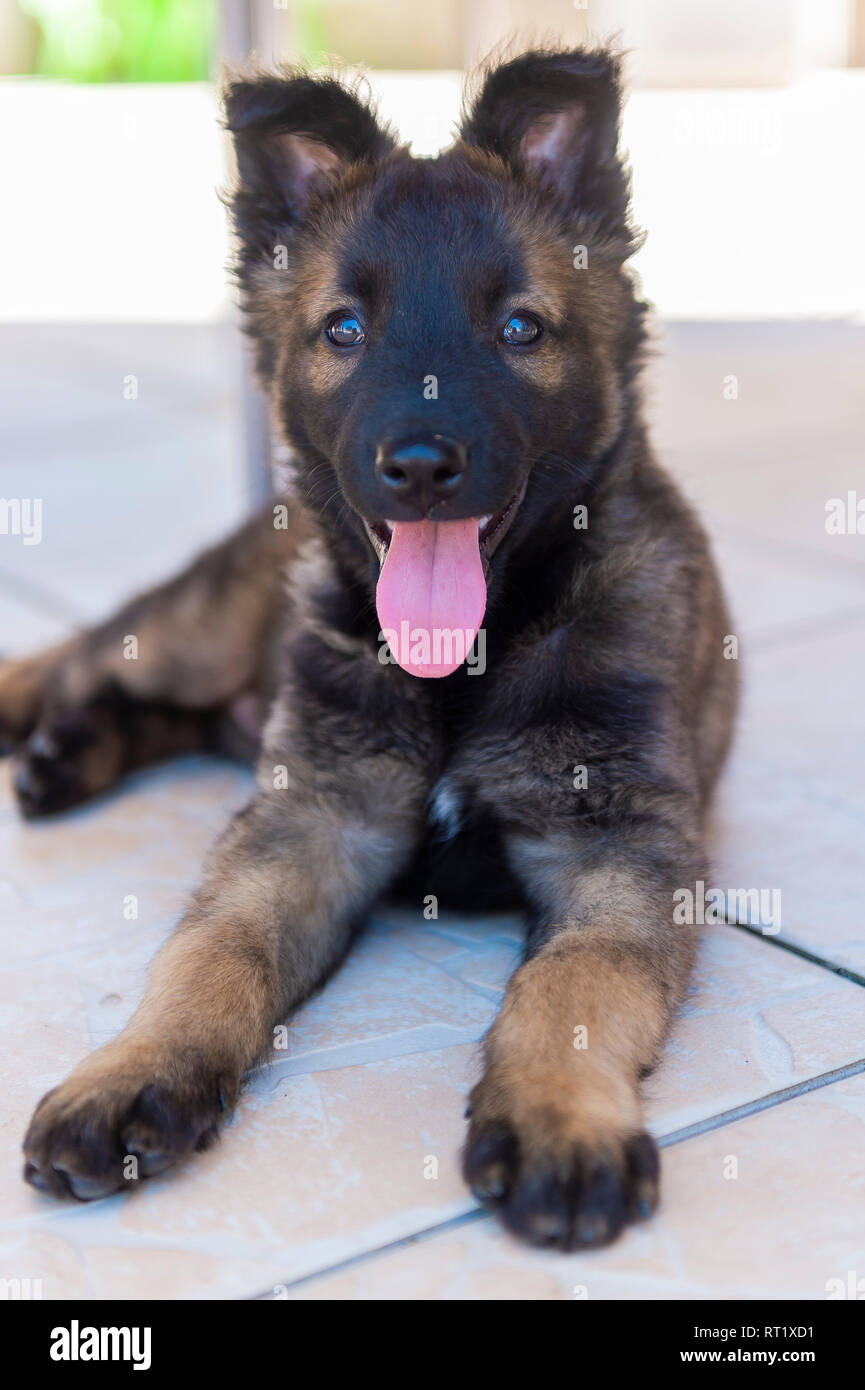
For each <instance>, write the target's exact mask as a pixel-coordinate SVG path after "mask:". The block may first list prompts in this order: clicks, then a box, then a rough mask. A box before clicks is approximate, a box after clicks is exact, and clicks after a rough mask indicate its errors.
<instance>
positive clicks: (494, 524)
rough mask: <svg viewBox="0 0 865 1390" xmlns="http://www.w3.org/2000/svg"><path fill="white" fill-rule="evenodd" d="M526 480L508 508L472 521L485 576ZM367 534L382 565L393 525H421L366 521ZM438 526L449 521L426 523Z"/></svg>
mask: <svg viewBox="0 0 865 1390" xmlns="http://www.w3.org/2000/svg"><path fill="white" fill-rule="evenodd" d="M526 481H527V480H526V479H524V480H523V482H522V483H521V484H520V486H519V488H518V489H517V491H516V492H515V493H514V495H513V497H512V498H511V500H510V502H508V504H507V506H505V507H502V509H501V511H498V512H493V513H492V515H490V516H479V517H475V518H473V520H474V521H476V522H477V528H478V548H479V550H480V553H481V559H482V561H483V562H484V573H485V574H486V576H487V578H489V561H490V560H491V559H492V556H493V552H494V551H495V550H496V548H497V547H498V546H499V545H500V544H501V542H502V541H503V540H504V538H505V536H506V535H507V533H508V531H509V530H510V528H511V523H512V522H513V519H514V517H515V516H516V514H517V509H518V508H519V505H520V503H521V502H522V500H523V498H524V497H525V495H526ZM363 524H364V527H365V528H366V534H367V536H368V537H369V541H370V545H371V546H372V548H373V550H374V551H375V553H376V555H377V556H378V562H379V564H380V565H383V564H384V562H385V558H386V556H387V552H388V550H389V548H390V542H391V537H392V536H393V530H394V526H396V525H400V526H419V525H423V524H424V523H422V522H417V521H408V522H405V521H404V522H393V521H367V520H366V519H365V518H363ZM426 524H433V525H437V526H441V525H447V524H448V523H446V522H434V523H426Z"/></svg>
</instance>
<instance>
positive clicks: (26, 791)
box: [14, 705, 123, 820]
mask: <svg viewBox="0 0 865 1390" xmlns="http://www.w3.org/2000/svg"><path fill="white" fill-rule="evenodd" d="M122 758H123V743H122V738H121V736H120V733H119V731H118V730H117V729H116V728H114V727H113V725H112V722H111V719H110V717H109V716H107V715H106V713H105V712H104V711H103V710H101V708H100V707H99V706H98V705H92V706H88V707H86V708H83V709H80V710H78V709H74V710H65V711H63V712H61V713H55V714H53V715H52V716H50V717H46V718H43V719H42V721H41V722H40V724H39V725H38V726H37V728H36V729H35V730H34V731H33V733H32V734H31V735H30V737H29V738H28V739H27V741H26V743H24V744H23V745H22V746H21V747H20V748H19V749H18V751H17V754H16V758H15V772H14V785H15V794H16V796H17V798H18V805H19V808H20V810H21V814H22V815H23V816H24V817H25V818H26V819H27V820H36V819H38V818H39V817H41V816H50V815H55V814H56V813H58V812H60V811H66V810H68V809H69V808H70V807H72V806H77V805H79V804H80V803H81V802H82V801H86V800H88V798H90V797H91V796H94V795H95V794H96V793H97V792H99V791H102V790H104V789H105V788H106V787H108V786H110V785H111V784H112V783H113V782H114V781H116V779H117V776H118V775H119V769H120V766H121V762H122Z"/></svg>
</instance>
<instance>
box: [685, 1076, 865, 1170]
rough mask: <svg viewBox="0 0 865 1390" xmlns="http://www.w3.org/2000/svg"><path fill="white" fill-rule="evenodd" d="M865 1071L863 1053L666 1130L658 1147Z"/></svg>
mask: <svg viewBox="0 0 865 1390" xmlns="http://www.w3.org/2000/svg"><path fill="white" fill-rule="evenodd" d="M862 1072H865V1057H860V1058H859V1060H858V1061H856V1062H848V1063H847V1065H846V1066H843V1067H836V1068H835V1070H834V1071H824V1072H821V1073H820V1074H819V1075H818V1076H809V1077H806V1079H805V1080H804V1081H797V1082H795V1083H794V1084H793V1085H792V1086H785V1088H784V1089H783V1090H782V1091H770V1092H769V1094H768V1095H766V1096H760V1097H759V1098H758V1099H757V1100H749V1101H745V1103H744V1104H743V1105H737V1106H735V1107H734V1108H733V1109H732V1110H722V1111H721V1113H720V1115H710V1116H709V1118H708V1119H705V1120H697V1121H695V1123H694V1124H692V1125H685V1127H684V1128H683V1129H674V1130H673V1131H672V1133H671V1134H665V1135H663V1136H662V1138H660V1139H659V1140H658V1147H659V1148H661V1149H669V1148H672V1147H673V1145H674V1144H682V1143H684V1141H685V1140H686V1139H695V1138H697V1137H698V1136H699V1135H701V1134H711V1133H712V1131H713V1130H716V1129H723V1127H724V1126H725V1125H731V1124H734V1123H735V1122H736V1121H737V1120H744V1119H747V1118H748V1117H749V1116H750V1115H759V1114H760V1113H761V1112H762V1111H763V1110H772V1109H774V1107H775V1106H776V1105H783V1104H784V1102H785V1101H788V1100H795V1099H796V1097H797V1096H804V1095H807V1094H808V1092H809V1091H819V1090H822V1088H823V1087H824V1086H831V1085H832V1084H833V1083H834V1082H836V1081H846V1080H847V1079H848V1078H849V1077H851V1076H859V1075H860V1073H862Z"/></svg>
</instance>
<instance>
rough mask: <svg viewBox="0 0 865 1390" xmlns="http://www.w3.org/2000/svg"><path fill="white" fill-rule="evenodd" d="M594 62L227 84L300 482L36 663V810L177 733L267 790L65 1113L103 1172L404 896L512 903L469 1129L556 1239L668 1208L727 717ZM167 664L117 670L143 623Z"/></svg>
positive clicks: (262, 311) (30, 782)
mask: <svg viewBox="0 0 865 1390" xmlns="http://www.w3.org/2000/svg"><path fill="white" fill-rule="evenodd" d="M619 108H620V80H619V71H618V66H617V62H616V59H615V58H614V57H613V56H611V55H610V54H609V53H607V52H605V51H596V52H590V51H583V50H576V51H570V52H530V53H526V54H524V55H522V56H520V57H518V58H516V59H514V60H512V61H508V62H506V63H504V64H502V65H500V66H497V67H494V68H492V69H490V70H488V71H487V72H486V74H485V75H484V76H483V79H482V81H481V82H480V84H479V85H478V87H477V91H476V95H475V97H474V99H473V100H472V101H471V102H470V104H469V106H468V109H467V113H466V115H465V119H464V121H463V124H462V128H461V130H460V134H459V138H458V139H457V141H456V143H455V144H454V145H453V147H452V148H451V149H449V150H448V151H447V152H445V153H444V154H442V155H440V156H438V157H437V158H435V159H414V158H412V157H411V155H410V154H409V153H408V152H407V151H406V150H405V149H404V148H401V147H400V145H399V144H398V143H397V141H396V139H395V138H394V136H393V135H392V134H391V132H390V131H388V130H387V129H385V128H384V127H383V126H382V125H381V124H380V123H379V122H378V121H377V119H376V117H375V114H374V113H373V111H372V110H371V109H370V107H369V106H368V105H367V104H365V102H364V101H363V100H361V98H360V97H359V96H358V94H357V93H356V92H355V91H354V90H352V89H350V88H349V87H347V86H345V85H343V84H341V83H340V82H339V81H337V80H336V79H334V78H333V77H313V76H309V75H305V74H293V73H291V72H283V73H277V74H274V75H254V76H250V77H248V78H244V79H239V80H235V81H232V82H231V83H230V85H229V86H228V89H227V92H226V99H225V109H226V115H227V125H228V129H229V130H230V131H231V133H232V135H233V139H234V144H235V149H236V155H237V170H238V181H237V187H236V190H235V193H234V196H233V202H232V209H233V216H234V223H235V227H236V230H237V233H238V238H239V247H240V250H239V258H238V266H237V274H238V278H239V283H240V288H241V294H242V301H243V307H244V310H245V314H246V320H247V325H248V330H249V332H250V334H251V335H252V337H253V339H254V342H255V347H256V353H257V366H258V372H259V375H260V378H261V381H262V383H263V385H264V387H265V389H266V391H267V393H268V395H269V398H270V401H271V403H272V408H273V414H274V418H275V421H276V422H277V424H278V427H279V428H280V430H281V432H282V434H283V436H284V439H285V440H286V441H287V443H288V444H289V445H290V446H291V450H292V453H293V456H294V458H295V460H296V478H297V487H296V491H295V494H294V495H293V496H292V497H290V498H286V499H284V500H280V501H278V502H276V503H275V504H274V505H273V506H272V507H269V508H268V509H267V510H266V512H265V514H264V515H262V516H261V517H259V518H258V519H256V520H254V521H252V522H250V523H249V524H248V525H247V526H246V527H245V528H244V529H243V530H242V531H241V532H240V533H239V534H238V535H237V536H235V537H233V538H232V539H231V540H229V541H228V542H226V543H225V544H223V545H220V546H218V547H217V548H216V549H214V550H212V551H210V552H209V553H207V554H206V555H204V556H203V557H201V558H200V559H199V560H198V561H197V562H196V563H195V564H194V565H193V566H192V567H191V568H190V569H189V570H187V571H186V572H185V573H184V574H182V575H180V576H179V577H178V578H175V579H174V580H173V581H172V582H170V583H168V584H166V585H165V586H164V587H162V588H159V589H157V590H155V591H154V592H152V593H148V594H146V595H144V596H143V597H141V598H139V599H137V600H135V601H134V602H132V603H131V604H129V605H128V606H127V607H126V608H124V609H123V610H122V612H120V613H119V614H117V615H116V616H115V617H113V618H111V619H110V620H109V621H108V622H106V623H104V624H103V625H102V626H100V627H98V628H96V629H94V630H93V631H90V632H87V633H84V634H83V635H80V636H76V637H73V638H71V639H70V640H69V641H68V642H66V643H64V644H63V645H62V646H60V647H58V648H55V649H54V650H53V651H50V652H47V653H45V654H43V655H40V656H37V657H35V658H32V659H29V660H23V661H18V662H14V663H11V664H8V665H7V666H6V667H5V668H4V669H3V673H2V677H0V719H2V724H3V727H4V729H5V732H6V734H7V736H8V739H9V741H10V742H11V743H12V744H13V745H14V746H15V749H16V759H17V772H16V785H17V789H18V796H19V799H20V803H21V807H22V810H23V812H24V814H25V815H28V816H39V815H44V814H48V813H52V812H55V811H58V810H61V809H63V808H65V807H68V806H71V805H74V804H75V803H76V802H79V801H81V800H83V799H85V798H87V797H90V796H92V795H94V794H95V793H98V792H100V791H102V790H103V789H104V788H106V787H108V786H110V785H111V784H112V783H113V782H115V781H116V780H117V778H118V777H120V776H121V775H122V774H123V773H125V772H126V771H128V770H129V769H131V768H134V767H138V766H141V765H143V764H145V763H148V762H151V761H153V760H155V759H157V758H162V757H165V756H167V755H169V754H172V753H174V752H177V751H180V750H182V749H189V748H214V749H228V750H231V751H235V752H236V751H240V750H242V749H243V748H244V747H248V746H249V745H250V744H251V742H252V740H251V738H250V734H249V729H250V720H251V717H252V719H253V721H254V723H255V724H256V727H257V725H258V724H261V725H262V726H263V732H262V733H261V734H260V735H256V736H255V737H256V742H257V753H256V757H257V788H258V789H257V791H256V793H255V795H254V796H253V798H252V800H251V801H250V803H249V805H248V806H247V807H246V809H245V810H243V811H242V812H241V813H240V814H239V815H238V816H237V817H236V818H235V819H234V821H233V822H232V823H231V824H230V825H229V827H228V829H227V830H226V831H225V833H224V835H223V836H222V838H221V840H220V841H219V842H218V844H217V845H216V847H215V849H214V850H213V852H212V854H211V856H210V860H209V863H208V865H207V868H206V871H205V875H204V881H203V884H202V887H201V888H200V889H199V891H198V892H197V893H196V895H195V896H194V898H193V900H192V902H191V904H190V907H189V910H188V911H187V913H186V915H185V916H184V918H183V920H182V921H181V923H180V925H179V926H178V928H177V930H176V932H175V933H174V935H173V936H172V938H171V939H170V940H169V941H168V943H167V945H165V947H164V948H163V949H162V951H161V952H160V954H159V955H158V957H157V959H156V962H155V964H154V966H153V970H152V974H151V978H150V983H149V987H148V990H147V993H146V996H145V998H144V1001H143V1003H142V1004H141V1006H140V1008H139V1009H138V1011H137V1012H136V1014H135V1015H134V1017H133V1018H132V1020H131V1022H130V1023H129V1025H128V1026H127V1028H126V1029H125V1030H124V1031H123V1032H122V1033H121V1034H120V1036H119V1037H118V1038H116V1039H115V1040H114V1041H113V1042H111V1043H109V1044H108V1045H107V1046H105V1047H102V1048H100V1049H99V1051H98V1052H96V1053H95V1054H93V1055H92V1056H91V1057H89V1058H87V1059H86V1060H85V1061H84V1062H82V1063H81V1064H80V1065H79V1066H78V1067H77V1068H76V1069H75V1071H73V1073H72V1075H71V1076H70V1077H69V1078H68V1079H67V1080H66V1081H65V1082H64V1083H63V1084H62V1085H60V1086H58V1087H57V1088H56V1089H55V1090H53V1091H51V1092H50V1093H49V1094H48V1095H47V1096H45V1098H44V1099H43V1100H42V1101H41V1103H40V1104H39V1106H38V1107H37V1109H36V1112H35V1114H34V1116H33V1120H32V1123H31V1125H30V1128H29V1131H28V1133H27V1137H26V1141H25V1150H26V1165H25V1176H26V1177H27V1180H28V1181H29V1182H31V1183H33V1185H34V1186H36V1187H39V1188H41V1189H43V1190H47V1191H50V1192H53V1193H57V1194H67V1193H71V1194H72V1195H74V1196H75V1197H78V1198H81V1199H88V1198H95V1197H100V1196H102V1195H104V1194H106V1193H109V1192H112V1191H114V1190H115V1189H117V1188H118V1187H120V1186H122V1184H123V1181H124V1162H125V1160H126V1159H127V1158H128V1156H130V1155H134V1156H135V1157H136V1158H137V1172H138V1174H139V1175H142V1176H147V1175H148V1174H151V1173H156V1172H160V1171H161V1170H162V1169H164V1168H166V1167H167V1166H168V1165H169V1164H171V1163H172V1162H173V1161H174V1160H176V1159H177V1158H178V1157H180V1156H182V1155H184V1154H187V1153H188V1152H189V1151H191V1150H193V1149H200V1148H202V1147H204V1146H205V1145H206V1144H208V1143H209V1142H210V1141H211V1139H212V1138H213V1137H214V1136H215V1135H216V1133H217V1131H218V1128H219V1126H220V1124H221V1122H222V1120H223V1119H224V1117H225V1116H226V1114H227V1113H228V1112H230V1111H231V1109H232V1108H233V1106H234V1105H235V1102H236V1100H237V1097H238V1093H239V1090H240V1087H241V1083H242V1080H243V1077H244V1074H245V1073H246V1072H247V1071H248V1070H249V1068H250V1067H251V1066H252V1065H253V1064H254V1063H255V1062H256V1061H257V1060H258V1059H260V1058H262V1057H264V1056H266V1055H267V1053H268V1051H269V1046H270V1044H271V1041H272V1036H273V1029H274V1027H275V1026H276V1025H277V1024H278V1023H279V1021H280V1020H282V1019H284V1018H285V1017H286V1016H287V1015H288V1014H290V1013H291V1012H292V1011H293V1010H295V1009H296V1008H298V1006H299V1005H300V1004H302V1002H303V1001H304V999H306V998H307V996H308V995H309V994H310V993H311V992H312V991H313V990H315V989H316V988H317V987H318V986H319V985H321V983H322V982H323V981H324V980H325V979H326V978H327V976H328V975H329V974H330V972H331V971H332V970H333V969H334V968H335V967H336V965H337V964H338V962H339V961H340V959H341V958H342V956H343V955H344V953H345V951H346V949H347V948H348V946H349V943H350V942H351V940H352V937H353V936H354V934H355V933H356V932H357V930H358V929H359V927H360V926H361V924H362V923H363V921H364V919H365V917H366V915H367V914H368V912H369V911H370V908H371V907H372V906H373V905H374V904H375V903H376V901H377V900H378V899H380V898H381V897H382V896H383V895H385V894H388V893H393V892H396V891H399V892H400V893H402V894H403V895H408V897H409V900H412V901H414V902H415V903H416V904H417V905H418V908H419V909H420V906H421V903H422V901H423V898H424V897H425V896H426V895H428V894H430V893H434V894H436V895H438V896H440V898H441V901H442V902H443V903H444V904H449V903H450V904H453V905H455V906H457V907H461V908H465V907H471V908H475V909H484V908H490V907H502V906H511V907H513V906H518V907H519V908H520V909H522V911H523V912H524V913H525V917H526V922H527V938H526V941H527V944H526V953H525V961H524V963H523V964H522V965H521V966H520V968H519V969H518V970H517V971H516V973H515V975H514V976H513V979H512V980H511V982H510V984H509V986H508V989H507V993H506V996H505V1000H504V1003H503V1006H502V1009H501V1012H500V1014H499V1017H498V1018H497V1020H496V1022H495V1023H494V1024H493V1026H492V1028H491V1029H490V1031H489V1033H488V1034H487V1036H486V1038H485V1040H484V1044H483V1072H482V1075H481V1078H480V1080H479V1081H478V1083H477V1085H476V1086H475V1088H474V1090H473V1092H472V1096H471V1106H470V1123H469V1128H468V1135H467V1139H466V1143H465V1149H464V1154H463V1167H464V1172H465V1177H466V1181H467V1182H468V1184H469V1186H470V1187H471V1189H472V1191H473V1192H474V1193H475V1194H476V1196H477V1197H478V1198H479V1200H480V1201H481V1202H484V1203H487V1204H489V1205H490V1206H492V1207H494V1208H495V1210H496V1211H497V1212H498V1213H499V1215H500V1216H501V1218H502V1220H503V1221H504V1223H505V1225H506V1226H507V1227H508V1228H509V1229H510V1230H511V1231H513V1232H514V1233H516V1234H517V1235H519V1236H521V1237H524V1238H525V1239H527V1240H529V1241H532V1242H535V1243H539V1244H546V1245H555V1246H558V1247H559V1248H561V1249H564V1250H571V1249H574V1248H577V1247H582V1246H591V1245H598V1244H601V1243H603V1242H606V1241H609V1240H611V1239H613V1238H614V1237H615V1236H616V1235H617V1233H618V1232H619V1231H621V1229H622V1228H623V1227H624V1226H625V1224H626V1223H628V1222H630V1221H633V1220H637V1219H640V1218H643V1217H646V1216H648V1215H649V1214H650V1213H651V1211H652V1210H653V1208H654V1206H655V1204H656V1201H657V1195H658V1156H657V1151H656V1148H655V1145H654V1143H653V1141H652V1139H651V1138H650V1137H649V1136H648V1134H647V1133H646V1132H645V1129H644V1122H643V1118H642V1110H641V1102H640V1090H639V1088H640V1080H641V1078H642V1077H643V1076H644V1075H645V1074H646V1072H647V1071H648V1070H649V1069H650V1068H651V1067H652V1066H653V1065H654V1064H655V1062H656V1060H657V1058H658V1056H659V1053H660V1051H661V1048H662V1045H663V1043H664V1039H665V1035H666V1032H667V1029H668V1025H669V1023H670V1019H671V1017H672V1015H673V1013H674V1010H675V1009H676V1007H677V1005H678V1003H679V1001H680V1000H681V998H682V996H683V993H684V991H685V989H686V986H687V983H688V977H689V971H690V967H691V962H692V957H693V954H694V949H695V940H694V934H693V929H692V928H687V927H681V926H678V925H675V924H674V921H673V904H674V898H673V895H674V893H675V891H676V889H677V888H681V887H687V886H688V885H689V884H691V885H693V884H694V883H695V882H696V880H698V879H701V878H702V879H705V878H706V877H707V867H708V866H707V861H706V857H705V849H704V843H703V823H704V816H705V810H706V805H707V801H708V798H709V795H710V793H711V790H712V787H713V784H714V782H715V780H716V777H717V774H718V771H719V769H720V767H721V764H722V762H723V759H724V755H725V752H726V749H727V745H728V742H729V737H730V730H731V725H732V720H733V715H734V707H735V684H734V677H733V671H734V664H733V663H730V662H728V661H726V660H725V659H724V650H723V639H724V636H725V634H726V633H727V632H728V631H729V628H730V624H729V620H728V618H727V616H726V614H725V609H724V603H723V598H722V595H721V591H720V588H719V584H718V579H717V575H716V573H715V569H714V566H713V563H712V560H711V557H710V555H709V552H708V549H707V544H706V540H705V537H704V535H703V532H702V530H701V529H700V526H699V525H698V523H697V521H696V520H695V518H694V516H693V515H692V513H691V511H690V510H689V508H688V506H687V505H686V504H685V502H684V501H683V500H682V498H681V497H680V495H679V493H678V492H677V490H676V488H675V487H674V485H673V484H672V482H671V481H670V479H669V478H668V477H667V476H666V474H665V473H664V472H663V471H662V470H661V469H660V468H659V466H658V464H657V463H656V462H655V460H654V458H653V456H652V454H651V451H650V447H649V444H648V441H647V438H646V431H645V427H644V424H643V420H642V415H641V404H640V391H639V371H640V365H641V353H642V347H643V341H644V308H645V306H644V305H643V304H641V303H640V302H639V300H638V298H637V296H636V294H635V290H634V285H633V283H632V280H631V278H630V277H629V274H628V271H627V268H626V267H627V262H628V258H629V256H630V255H631V253H632V251H633V249H634V234H633V230H632V228H631V226H630V224H629V221H628V198H629V189H628V180H627V175H626V171H625V169H624V168H623V166H622V163H621V161H620V159H619V156H618V153H617V144H618V126H619ZM129 634H134V635H135V636H137V638H138V644H139V656H138V659H137V660H135V661H128V660H125V659H124V638H125V637H126V636H128V635H129Z"/></svg>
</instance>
